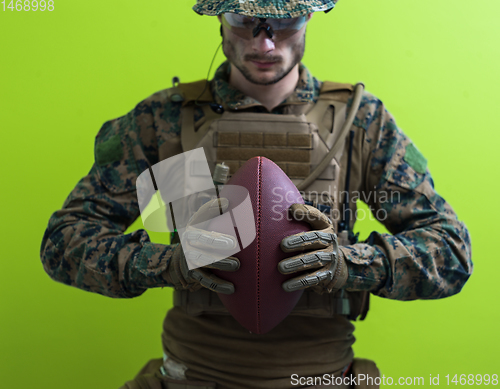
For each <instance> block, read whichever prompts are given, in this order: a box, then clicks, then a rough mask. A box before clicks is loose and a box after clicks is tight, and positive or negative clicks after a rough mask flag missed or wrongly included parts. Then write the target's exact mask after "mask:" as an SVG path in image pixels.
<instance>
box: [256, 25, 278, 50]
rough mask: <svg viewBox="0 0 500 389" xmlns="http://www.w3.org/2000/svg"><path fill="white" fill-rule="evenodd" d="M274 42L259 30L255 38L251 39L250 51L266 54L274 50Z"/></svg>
mask: <svg viewBox="0 0 500 389" xmlns="http://www.w3.org/2000/svg"><path fill="white" fill-rule="evenodd" d="M275 47H276V46H275V45H274V41H273V40H272V39H271V38H269V35H267V33H266V32H265V31H264V30H260V31H259V33H258V34H257V36H256V37H255V38H254V39H252V49H253V50H254V51H258V52H260V53H268V52H270V51H273V50H274V49H275Z"/></svg>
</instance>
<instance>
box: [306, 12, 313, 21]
mask: <svg viewBox="0 0 500 389" xmlns="http://www.w3.org/2000/svg"><path fill="white" fill-rule="evenodd" d="M312 17H313V12H311V13H310V14H308V15H307V21H309V20H311V19H312Z"/></svg>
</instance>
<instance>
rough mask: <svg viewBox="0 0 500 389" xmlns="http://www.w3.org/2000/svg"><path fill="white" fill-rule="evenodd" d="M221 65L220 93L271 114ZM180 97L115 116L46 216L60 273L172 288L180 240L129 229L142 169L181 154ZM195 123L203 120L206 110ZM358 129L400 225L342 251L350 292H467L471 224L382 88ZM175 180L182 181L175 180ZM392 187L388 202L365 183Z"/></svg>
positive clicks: (390, 216)
mask: <svg viewBox="0 0 500 389" xmlns="http://www.w3.org/2000/svg"><path fill="white" fill-rule="evenodd" d="M228 72H229V65H228V63H224V64H223V65H222V66H221V67H220V68H219V69H218V70H217V73H216V75H215V77H214V79H213V80H212V81H211V88H212V92H213V95H214V99H215V101H216V102H217V103H219V104H222V105H223V106H224V107H225V108H226V109H231V110H234V109H235V108H237V109H238V111H242V110H243V111H254V112H267V110H266V109H265V108H264V107H263V106H262V105H261V104H260V103H259V102H257V101H256V100H253V99H252V98H250V97H248V96H244V95H243V94H242V93H241V92H240V91H238V90H236V89H234V88H233V87H231V86H230V85H229V84H228ZM320 87H321V82H320V81H318V80H317V79H316V78H314V77H312V76H311V74H310V73H309V72H308V70H307V69H306V68H305V67H304V66H303V65H302V64H301V65H300V79H299V82H298V84H297V87H296V89H295V91H294V93H293V94H292V95H291V96H289V97H288V98H287V99H286V100H285V101H283V102H282V103H281V104H280V105H279V106H278V107H276V108H275V109H274V110H273V112H272V113H273V114H290V113H293V107H294V106H297V104H302V103H304V104H305V103H308V102H311V101H316V100H317V98H318V95H319V89H320ZM180 107H181V104H180V103H178V102H172V101H169V99H168V98H167V93H166V91H160V92H158V93H156V94H154V95H152V96H151V97H149V98H147V99H146V100H144V101H142V102H141V103H139V104H138V105H137V106H136V107H135V109H134V110H132V111H131V112H129V113H128V114H127V115H125V116H122V117H120V118H117V119H114V120H111V121H109V122H106V123H105V124H104V125H103V127H102V129H101V130H100V131H99V133H98V134H97V136H96V147H95V163H94V165H93V166H92V168H91V169H90V172H89V173H88V175H86V176H85V177H83V178H82V179H81V180H80V182H78V184H77V185H76V187H75V189H74V190H73V191H72V192H71V193H70V194H69V196H68V198H67V199H66V201H65V202H64V205H63V207H62V209H61V210H59V211H57V212H55V213H54V214H53V215H52V216H51V218H50V220H49V223H48V227H47V230H46V232H45V234H44V236H43V241H42V245H41V259H42V262H43V265H44V268H45V270H46V272H47V273H48V274H49V275H50V277H52V278H53V279H54V280H56V281H59V282H62V283H65V284H67V285H71V286H75V287H78V288H81V289H84V290H88V291H91V292H95V293H100V294H103V295H106V296H111V297H121V298H130V297H135V296H139V295H141V294H142V293H143V292H144V291H145V290H146V289H147V288H151V287H162V286H172V285H170V284H169V283H168V281H167V279H166V278H165V273H166V272H165V269H166V268H167V267H168V265H169V260H170V257H171V254H172V250H173V246H167V245H163V244H156V243H152V242H151V241H150V239H149V236H148V234H147V232H146V231H145V230H138V231H134V232H132V233H130V234H126V235H125V234H123V232H124V231H125V230H126V229H127V227H128V226H130V225H131V224H132V223H133V222H134V220H135V219H136V218H137V217H139V215H140V212H139V207H138V201H137V196H136V191H135V180H136V178H137V176H138V175H139V174H140V173H141V172H143V171H144V170H145V169H147V168H148V165H154V164H155V163H157V162H159V159H160V156H161V159H164V158H167V157H168V156H172V155H174V154H177V153H180V152H182V149H181V146H180V136H179V133H180V129H181V118H180ZM195 120H196V121H198V120H203V112H202V110H201V109H200V110H199V111H197V112H196V114H195ZM354 126H355V127H356V129H357V130H358V131H361V132H362V134H363V135H362V138H361V139H362V142H360V143H357V144H356V148H357V149H356V148H355V150H354V152H353V155H355V156H361V158H362V159H363V161H362V164H360V166H362V171H361V172H358V173H359V174H358V175H362V176H363V179H361V180H359V182H360V187H358V188H352V190H357V191H359V193H364V194H365V195H366V198H367V202H368V204H369V205H370V208H371V209H372V211H373V212H376V211H378V210H383V211H384V214H385V215H386V217H385V218H384V220H381V221H382V223H383V224H384V225H385V226H386V227H387V229H388V230H389V231H390V232H391V233H392V234H381V233H377V232H373V233H372V234H371V235H370V237H369V239H368V240H367V242H360V243H357V244H354V245H351V246H344V247H342V248H341V253H342V254H343V255H344V257H345V259H346V260H347V263H348V267H349V278H348V282H347V285H346V287H347V288H348V289H350V290H368V291H371V292H372V293H373V294H376V295H379V296H382V297H386V298H391V299H398V300H412V299H436V298H442V297H446V296H450V295H453V294H455V293H458V292H459V291H460V290H461V288H462V287H463V285H464V283H465V282H466V281H467V279H468V278H469V276H470V274H471V273H472V262H471V245H470V237H469V233H468V231H467V229H466V227H465V225H464V224H463V223H462V222H460V221H459V220H458V219H457V216H456V215H455V213H454V211H453V210H452V208H451V207H450V206H449V205H448V203H446V202H445V200H444V199H443V198H442V197H440V196H439V195H438V194H437V193H436V192H435V190H434V184H433V181H432V178H431V175H430V173H429V171H428V170H427V168H426V161H425V158H424V157H423V156H422V155H421V154H420V153H419V151H418V150H417V149H416V148H415V146H413V144H412V143H411V141H410V140H409V139H408V137H407V136H406V135H404V134H403V133H402V132H401V130H400V129H399V128H398V127H397V126H396V124H395V121H394V119H393V117H392V116H391V115H390V114H389V113H388V111H387V110H386V109H385V107H384V105H383V104H382V102H381V101H380V100H378V99H377V98H376V97H374V96H373V95H371V94H369V93H367V92H365V93H364V95H363V98H362V102H361V106H360V109H359V110H358V113H357V116H356V119H355V122H354ZM173 185H175V183H173ZM370 191H372V192H373V191H374V193H375V194H376V193H381V192H382V191H386V192H387V193H393V192H394V191H398V192H399V193H400V198H397V200H396V201H379V199H378V198H377V197H376V196H375V195H374V196H370V195H369V193H368V192H370Z"/></svg>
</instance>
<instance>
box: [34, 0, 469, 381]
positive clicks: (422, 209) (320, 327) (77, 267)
mask: <svg viewBox="0 0 500 389" xmlns="http://www.w3.org/2000/svg"><path fill="white" fill-rule="evenodd" d="M335 2H336V0H289V1H286V2H284V1H279V0H269V1H263V0H252V1H250V0H228V1H220V0H199V1H198V3H197V4H196V5H195V6H194V7H193V9H194V10H195V11H196V12H197V13H199V14H202V15H211V16H217V17H218V19H219V21H220V22H221V35H222V37H223V50H224V54H225V55H226V57H227V61H226V62H224V63H223V64H222V65H221V66H220V67H219V69H218V70H217V72H216V74H215V76H214V78H213V79H212V80H211V81H210V82H209V83H208V82H206V81H205V80H204V81H201V82H196V83H190V84H175V85H174V87H173V88H171V89H168V90H163V91H160V92H158V93H156V94H154V95H152V96H151V97H149V98H148V99H146V100H144V101H142V102H140V103H139V104H138V105H137V106H136V108H135V109H134V110H132V111H131V112H130V113H128V114H127V115H125V116H123V117H120V118H118V119H115V120H111V121H109V122H107V123H105V124H104V125H103V127H102V129H101V130H100V131H99V133H98V134H97V136H96V142H95V163H94V165H93V166H92V168H91V170H90V172H89V173H88V175H87V176H85V177H83V178H82V179H81V180H80V182H79V183H78V184H77V185H76V187H75V189H74V190H73V191H72V192H71V193H70V195H69V197H68V198H67V199H66V201H65V202H64V205H63V208H62V209H61V210H59V211H57V212H55V213H54V214H53V215H52V217H51V218H50V221H49V225H48V228H47V230H46V232H45V235H44V237H43V241H42V247H41V259H42V262H43V265H44V268H45V270H46V271H47V273H48V274H49V275H50V276H51V277H52V278H53V279H54V280H56V281H59V282H63V283H65V284H67V285H71V286H75V287H78V288H81V289H84V290H88V291H91V292H95V293H99V294H102V295H106V296H111V297H121V298H132V297H136V296H139V295H141V294H142V293H144V292H145V291H146V290H147V289H148V288H157V287H164V286H171V287H174V288H175V293H174V308H172V309H171V310H170V311H169V312H168V314H167V316H166V318H165V322H164V331H163V335H162V341H163V348H164V352H165V355H164V358H163V360H153V361H151V362H150V363H148V364H147V365H146V366H145V367H144V368H143V370H142V371H141V372H140V373H139V374H138V376H137V378H136V379H135V380H134V381H131V382H129V383H127V384H126V385H125V388H146V387H151V388H162V387H163V388H165V387H166V388H278V389H279V388H289V387H294V386H296V385H301V387H304V386H305V385H310V384H309V383H307V382H306V381H304V382H303V381H299V377H319V376H323V375H324V374H328V375H331V374H333V375H335V376H336V377H345V376H346V375H348V374H354V376H355V375H356V374H359V373H360V372H363V373H367V374H371V375H372V376H373V377H375V376H376V375H377V374H378V370H377V368H376V366H375V365H374V364H373V363H371V362H369V361H366V360H356V359H353V351H352V347H351V346H352V344H353V342H354V337H353V331H354V326H353V325H352V324H351V322H350V321H351V320H356V319H357V318H361V319H364V317H365V316H366V312H367V310H368V296H369V294H370V293H373V294H375V295H378V296H382V297H386V298H391V299H398V300H413V299H437V298H443V297H446V296H451V295H453V294H456V293H458V292H459V291H460V290H461V288H462V287H463V285H464V283H465V282H466V281H467V279H468V278H469V276H470V274H471V273H472V262H471V246H470V238H469V234H468V231H467V229H466V227H465V225H464V224H463V223H462V222H460V221H459V220H458V219H457V217H456V215H455V213H454V212H453V210H452V208H451V207H450V206H449V205H448V203H446V202H445V200H444V199H443V198H441V197H440V196H439V195H438V194H437V193H436V192H435V190H434V184H433V181H432V178H431V175H430V173H429V171H428V169H427V161H426V159H425V158H424V157H423V155H422V154H421V153H420V152H419V151H418V149H417V148H416V147H415V146H414V144H413V143H412V142H411V141H410V139H409V138H408V137H407V136H406V135H404V134H403V133H402V131H401V130H400V129H399V128H398V127H397V126H396V124H395V121H394V119H393V117H392V116H391V114H390V113H389V112H388V111H387V110H386V109H385V107H384V105H383V104H382V102H381V101H380V100H379V99H377V98H376V97H374V96H373V95H371V94H369V93H367V92H364V91H363V86H362V85H356V86H352V85H349V84H339V83H333V82H321V81H319V80H317V79H316V78H315V77H313V76H312V75H311V74H310V73H309V71H308V70H307V68H306V67H305V66H304V65H303V64H302V63H301V62H300V61H301V59H302V57H303V54H304V50H305V31H306V26H307V23H308V22H309V21H310V19H311V17H312V14H313V13H314V12H318V11H325V12H328V11H330V10H331V9H332V8H333V7H334V5H335ZM235 123H236V124H237V125H235ZM255 123H257V126H258V129H259V130H258V131H256V130H255V127H256V126H255ZM235 127H236V128H237V129H238V132H239V133H240V135H242V136H237V137H231V136H230V135H231V134H234V133H235V130H234V128H235ZM292 128H296V130H292ZM294 131H295V132H298V133H300V134H305V136H302V137H300V139H302V140H301V141H300V142H297V143H293V142H290V141H289V140H288V138H289V136H288V135H289V133H291V132H294ZM217 135H219V136H217ZM221 135H225V136H221ZM243 135H244V136H243ZM214 139H215V141H214ZM224 139H226V143H224V141H223V140H224ZM200 146H202V147H204V148H205V153H206V155H207V156H208V158H209V162H210V164H211V167H213V166H214V165H215V163H216V162H218V161H224V162H225V163H226V164H227V165H228V166H230V168H231V171H232V173H234V171H235V170H236V169H237V168H238V167H239V166H240V165H241V163H243V162H244V161H245V160H247V159H249V158H251V157H253V156H256V155H262V156H266V157H268V158H270V159H272V160H273V161H274V162H276V163H277V164H278V165H279V166H280V167H282V169H283V170H284V171H285V172H286V173H287V175H288V176H289V177H290V178H291V179H292V180H293V182H294V183H296V185H297V187H298V188H299V189H300V190H301V191H303V192H304V197H305V199H306V204H307V205H305V206H304V205H295V206H293V207H294V211H295V212H293V213H292V214H294V215H299V217H304V218H306V220H308V221H309V222H310V224H311V228H312V230H313V231H312V232H310V233H305V234H304V236H303V238H304V239H302V240H301V242H302V243H300V244H297V243H295V242H296V240H294V239H293V237H289V238H285V239H284V240H283V242H282V248H283V250H284V251H286V252H290V253H291V254H290V256H291V258H293V259H296V258H300V259H301V260H302V261H301V262H302V263H309V265H307V266H306V265H301V266H297V267H295V268H292V270H291V272H292V273H293V272H298V273H297V274H299V275H298V276H297V277H296V278H295V279H294V280H292V281H289V282H287V283H285V284H284V285H283V287H284V288H285V290H290V291H292V290H296V289H297V288H305V289H306V291H305V293H304V294H303V298H302V299H301V300H300V301H299V303H298V304H297V307H296V308H295V309H294V311H293V312H292V313H291V314H290V315H289V316H288V317H287V318H286V319H285V320H284V321H283V322H282V323H280V324H279V325H278V326H277V327H276V328H275V329H274V330H272V331H270V332H269V333H267V334H264V335H255V334H251V333H249V332H248V331H246V330H245V329H244V328H242V327H241V326H240V325H239V324H238V323H237V322H236V321H235V320H234V319H233V318H232V316H230V315H229V313H228V312H227V310H225V308H224V306H223V305H222V304H221V303H220V300H219V299H218V298H217V294H216V293H214V292H223V293H231V288H232V285H231V284H230V283H228V282H227V281H224V280H222V279H217V278H214V277H213V276H212V275H211V274H210V270H209V269H207V268H202V269H196V270H194V271H185V270H183V269H185V266H184V265H185V258H184V254H183V250H181V247H180V245H179V244H172V245H163V244H155V243H152V242H151V241H150V240H149V237H148V234H147V233H146V231H144V230H139V231H134V232H132V233H130V234H126V235H124V234H123V232H124V231H125V230H126V229H127V227H128V226H129V225H131V224H132V223H133V221H134V220H135V219H136V218H137V217H138V216H139V206H138V201H137V195H136V188H135V182H136V179H137V177H138V175H139V174H140V173H142V172H143V171H144V170H146V169H148V168H149V167H150V166H152V165H154V164H156V163H158V162H160V161H162V160H164V159H166V158H169V157H171V156H174V155H177V154H179V153H182V152H183V151H188V150H191V149H194V148H196V147H200ZM325 193H326V195H325ZM318 194H320V195H319V196H318ZM356 197H359V198H361V199H362V200H363V201H365V202H366V203H367V204H368V205H369V206H370V208H371V210H372V212H373V214H374V215H375V216H376V217H377V218H378V219H379V220H380V221H381V222H382V223H383V224H384V225H385V226H386V227H387V229H388V230H389V231H390V232H391V234H381V233H377V232H373V233H372V234H371V235H370V237H369V238H368V239H367V241H365V242H356V238H355V237H354V236H353V234H352V227H353V225H354V222H355V216H354V214H355V213H354V211H355V200H356ZM325 213H326V214H327V215H328V216H329V217H326V216H325ZM315 231H316V232H318V231H323V232H325V234H323V235H318V234H316V232H315ZM335 233H337V235H338V237H337V235H336V234H335ZM311 249H314V250H316V251H315V252H311V251H310V250H311ZM303 250H309V251H306V252H305V253H302V254H300V252H301V251H303ZM317 254H318V255H317ZM305 257H307V258H309V259H311V258H312V260H311V262H307V261H306V260H304V258H305ZM222 262H224V261H222ZM295 262H296V261H295ZM227 263H229V264H230V265H235V266H237V263H236V262H234V261H233V260H232V259H231V258H229V259H228V260H227V261H226V262H225V264H227ZM290 263H291V262H290V260H285V262H284V263H281V265H280V269H281V271H283V269H284V266H283V265H284V264H290ZM214 266H217V265H216V264H214ZM304 270H307V271H305V272H304ZM297 281H298V282H297ZM209 289H210V290H209ZM353 360H354V363H353ZM294 379H295V381H294ZM374 385H375V386H376V382H375V384H374ZM310 386H311V385H310ZM336 386H340V387H349V382H347V383H345V381H344V383H343V384H342V385H336ZM311 387H312V386H311ZM315 387H316V386H315ZM317 387H320V386H317Z"/></svg>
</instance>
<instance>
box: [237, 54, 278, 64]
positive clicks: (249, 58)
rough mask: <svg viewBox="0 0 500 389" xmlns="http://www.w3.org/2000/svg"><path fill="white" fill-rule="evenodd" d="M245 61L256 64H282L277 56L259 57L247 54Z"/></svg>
mask: <svg viewBox="0 0 500 389" xmlns="http://www.w3.org/2000/svg"><path fill="white" fill-rule="evenodd" d="M244 59H245V61H257V62H282V58H281V57H278V56H274V57H273V56H264V57H263V56H260V55H256V54H247V55H245V57H244Z"/></svg>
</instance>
